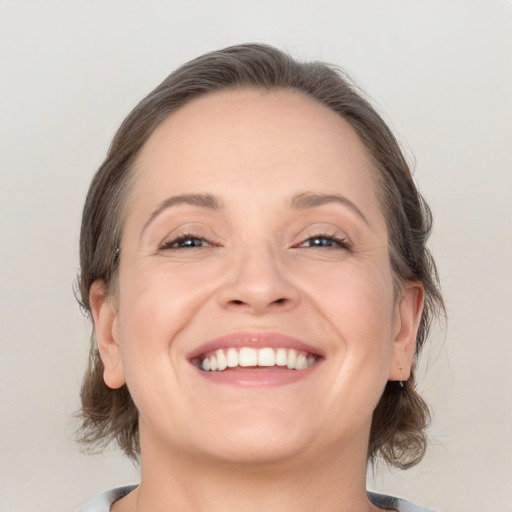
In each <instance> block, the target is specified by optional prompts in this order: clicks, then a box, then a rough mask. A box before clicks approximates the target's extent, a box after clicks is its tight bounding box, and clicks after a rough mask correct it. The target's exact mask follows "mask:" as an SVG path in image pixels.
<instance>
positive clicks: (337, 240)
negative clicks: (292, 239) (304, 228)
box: [294, 233, 352, 251]
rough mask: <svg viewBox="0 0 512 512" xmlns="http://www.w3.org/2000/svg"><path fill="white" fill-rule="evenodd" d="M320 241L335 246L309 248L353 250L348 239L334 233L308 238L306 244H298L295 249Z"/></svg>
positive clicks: (319, 234) (317, 234)
mask: <svg viewBox="0 0 512 512" xmlns="http://www.w3.org/2000/svg"><path fill="white" fill-rule="evenodd" d="M319 239H325V240H328V241H330V242H333V243H334V245H333V246H321V245H317V246H315V245H310V246H309V247H312V248H314V249H344V250H348V251H351V250H352V245H351V244H350V242H349V241H348V240H347V239H346V238H341V237H339V236H336V235H334V234H332V233H316V234H314V235H311V236H308V238H307V239H306V240H304V242H301V243H300V244H298V245H296V246H294V247H296V248H300V247H302V246H303V245H304V244H305V243H306V242H309V241H311V240H319Z"/></svg>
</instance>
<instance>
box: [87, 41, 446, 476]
mask: <svg viewBox="0 0 512 512" xmlns="http://www.w3.org/2000/svg"><path fill="white" fill-rule="evenodd" d="M237 88H255V89H263V90H289V91H295V92H298V93H300V94H303V95H305V96H306V97H309V98H312V99H314V100H315V101H317V102H318V103H320V104H322V105H325V106H326V107H328V108H329V109H331V110H332V111H333V112H335V113H337V114H338V115H339V116H341V117H342V118H343V119H344V120H345V121H346V122H348V123H349V124H350V126H351V127H352V129H353V130H354V131H355V132H356V134H357V135H358V136H359V138H360V139H361V141H362V142H363V144H364V146H365V147H366V150H367V152H368V154H369V156H370V160H371V167H372V171H373V173H372V176H373V178H374V180H375V183H376V189H377V195H378V198H379V202H380V206H381V209H382V212H383V214H384V217H385V219H386V224H387V230H388V238H389V242H388V245H389V248H388V250H389V257H390V264H391V269H392V274H393V283H394V287H395V289H396V290H397V291H399V290H400V287H401V285H402V284H403V283H405V282H406V281H410V280H413V281H417V282H421V283H422V285H423V287H424V291H425V300H424V308H423V312H422V316H421V320H420V324H419V329H418V333H417V340H416V355H415V361H416V359H417V357H418V355H419V353H420V351H421V349H422V348H423V346H424V343H425V340H426V338H427V334H428V332H429V330H430V327H431V323H432V320H433V319H435V318H436V317H437V316H439V315H440V314H443V313H444V311H445V310H444V303H443V299H442V296H441V293H440V289H439V278H438V274H437V270H436V266H435V262H434V260H433V258H432V256H431V254H430V252H429V250H428V248H427V246H426V242H427V239H428V237H429V235H430V231H431V224H432V216H431V212H430V209H429V207H428V205H427V204H426V202H425V201H424V199H423V197H422V196H421V194H420V193H419V192H418V190H417V188H416V186H415V184H414V182H413V178H412V174H411V170H410V168H409V166H408V164H407V161H406V159H405V158H404V156H403V154H402V151H401V149H400V146H399V144H398V142H397V140H396V139H395V137H394V136H393V134H392V132H391V130H390V129H389V128H388V126H387V125H386V123H385V122H384V121H383V119H382V118H381V117H380V116H379V114H378V113H377V112H376V110H375V109H374V108H373V107H372V105H371V104H370V101H369V100H368V99H367V98H366V96H365V94H364V93H363V92H362V91H361V90H360V89H359V88H358V87H357V86H356V85H355V84H354V83H353V82H352V81H351V79H350V78H349V77H348V76H347V75H346V74H345V73H344V72H343V71H342V70H340V69H339V68H337V67H335V66H332V65H329V64H325V63H322V62H299V61H297V60H296V59H294V58H292V57H291V56H289V55H287V54H286V53H283V52H282V51H280V50H278V49H276V48H274V47H271V46H267V45H261V44H242V45H237V46H232V47H229V48H225V49H223V50H220V51H214V52H211V53H207V54H205V55H202V56H200V57H198V58H196V59H194V60H192V61H190V62H188V63H186V64H184V65H183V66H181V67H180V68H178V69H177V70H176V71H174V72H173V73H171V74H170V75H169V76H168V77H167V78H166V79H165V80H164V81H163V82H162V83H161V84H160V85H158V86H157V87H156V88H155V89H154V90H153V91H152V92H150V93H149V94H148V95H147V96H146V97H145V98H144V99H143V100H142V101H141V102H140V103H139V104H138V105H137V106H136V107H135V108H134V109H133V110H132V111H131V112H130V114H129V115H128V116H127V118H126V119H125V120H124V121H123V123H122V124H121V126H120V128H119V130H118V131H117V133H116V135H115V137H114V139H113V141H112V144H111V146H110V148H109V150H108V153H107V156H106V158H105V161H104V162H103V164H102V165H101V167H100V168H99V169H98V171H97V172H96V174H95V176H94V178H93V180H92V183H91V186H90V188H89V192H88V195H87V199H86V202H85V206H84V210H83V217H82V226H81V234H80V275H79V277H78V288H79V290H78V291H79V295H80V298H79V302H80V304H81V306H82V308H83V310H84V311H85V312H86V313H87V314H88V315H89V316H90V313H91V305H90V302H89V292H90V288H91V285H92V283H93V282H94V281H97V280H101V281H103V282H104V284H105V286H106V288H107V290H108V292H109V293H113V292H114V291H115V287H116V282H117V275H118V264H119V261H118V260H119V256H118V252H119V249H118V248H119V246H120V240H121V234H122V229H123V217H124V212H123V208H124V205H125V202H126V197H127V193H128V191H129V190H130V186H131V177H132V174H133V173H132V169H133V167H134V162H135V160H136V157H137V155H138V153H139V151H140V149H141V148H142V146H143V144H144V143H145V142H146V141H147V140H148V138H149V137H150V136H151V134H152V133H153V131H154V130H155V128H156V127H157V126H158V125H159V124H160V123H162V121H163V120H164V119H166V118H167V117H168V116H169V115H171V114H172V113H173V112H175V111H177V110H178V109H179V108H180V107H182V106H183V105H185V104H187V103H188V102H190V101H191V100H193V99H195V98H198V97H200V96H204V95H206V94H209V93H211V92H215V91H222V90H229V89H237ZM103 370H104V368H103V364H102V361H101V358H100V355H99V352H98V348H97V343H96V340H95V334H94V331H93V333H92V335H91V347H90V357H89V365H88V368H87V370H86V373H85V377H84V380H83V384H82V389H81V400H82V409H81V418H82V426H81V429H80V440H81V441H82V442H85V443H86V444H88V445H89V447H90V448H92V447H94V446H96V447H102V446H105V445H106V444H108V443H110V442H111V441H114V440H115V441H117V443H118V445H119V446H120V448H121V449H122V450H123V451H124V452H125V453H126V454H127V455H128V456H129V457H131V458H133V459H135V460H137V459H138V457H139V456H140V445H139V431H138V412H137V409H136V406H135V404H134V402H133V401H132V398H131V396H130V393H129V391H128V388H127V387H126V385H124V386H122V387H121V388H119V389H110V388H109V387H108V386H107V385H106V384H105V383H104V381H103ZM413 370H414V369H413ZM429 420H430V414H429V409H428V406H427V404H426V403H425V402H424V400H423V399H422V398H421V396H420V395H419V394H418V393H417V391H416V390H415V380H414V371H413V372H411V376H410V378H409V380H408V381H407V382H406V383H404V386H403V387H402V386H401V385H400V384H399V383H398V382H393V381H389V382H387V384H386V387H385V389H384V392H383V395H382V397H381V398H380V401H379V403H378V405H377V407H376V409H375V411H374V413H373V420H372V426H371V433H370V442H369V450H368V460H369V461H372V462H373V461H374V460H375V459H376V458H379V457H380V458H383V459H384V460H385V461H386V462H387V463H389V464H390V465H392V466H396V467H400V468H402V469H404V468H407V467H410V466H412V465H414V464H416V463H418V462H419V461H420V460H421V458H422V457H423V455H424V453H425V449H426V446H427V437H426V428H427V426H428V424H429Z"/></svg>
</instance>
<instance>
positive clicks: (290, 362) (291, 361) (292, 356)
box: [286, 350, 297, 370]
mask: <svg viewBox="0 0 512 512" xmlns="http://www.w3.org/2000/svg"><path fill="white" fill-rule="evenodd" d="M296 361H297V352H296V351H295V350H289V351H288V357H287V358H286V366H288V368H289V369H290V370H294V369H295V362H296Z"/></svg>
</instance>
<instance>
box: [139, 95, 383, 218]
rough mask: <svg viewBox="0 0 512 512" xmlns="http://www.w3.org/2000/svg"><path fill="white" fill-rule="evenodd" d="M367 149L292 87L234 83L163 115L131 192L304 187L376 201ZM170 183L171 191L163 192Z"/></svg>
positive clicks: (371, 204)
mask: <svg viewBox="0 0 512 512" xmlns="http://www.w3.org/2000/svg"><path fill="white" fill-rule="evenodd" d="M370 162H371V160H370V157H369V155H368V152H367V150H366V148H365V147H364V145H363V144H362V142H361V140H360V139H359V137H358V136H357V134H356V133H355V132H354V130H353V129H352V127H351V126H350V125H349V124H348V123H347V122H346V121H345V120H344V119H343V118H342V117H341V116H339V115H338V114H337V113H335V112H333V111H332V110H330V109H329V108H327V107H325V106H323V105H321V104H320V103H318V102H317V101H316V100H314V99H312V98H309V97H306V96H304V95H303V94H300V93H298V92H295V91H289V90H278V91H266V90H259V89H235V90H226V91H222V92H215V93H211V94H208V95H205V96H202V97H200V98H197V99H194V100H192V101H190V102H189V103H187V104H186V105H185V106H183V107H182V108H181V109H179V110H178V111H176V112H175V113H173V114H171V115H170V116H169V117H168V118H166V119H165V120H164V121H163V122H162V123H161V124H160V125H159V126H158V127H157V129H156V130H155V131H154V133H153V134H152V135H151V137H150V138H149V139H148V140H147V141H146V143H145V145H144V146H143V148H142V149H141V151H140V153H139V155H138V158H137V161H136V165H135V168H134V173H135V175H134V179H135V180H134V181H135V183H134V185H135V189H136V192H137V194H136V197H142V196H145V197H151V198H152V200H153V199H154V201H155V202H158V201H159V200H163V199H165V197H164V196H165V194H169V193H172V194H177V193H194V192H208V193H211V194H217V192H218V193H219V194H220V195H222V194H223V193H224V192H226V190H227V189H226V187H229V191H230V192H233V194H234V195H240V194H243V193H244V192H247V191H250V192H251V195H254V196H257V194H258V193H261V194H262V195H265V197H269V196H273V195H276V196H278V195H281V196H282V195H283V194H285V193H289V196H290V197H291V196H293V195H294V194H296V193H300V192H301V191H304V190H312V189H314V191H315V192H319V193H332V192H338V193H343V194H345V195H349V196H350V195H352V196H353V197H352V198H351V199H352V200H354V201H355V202H358V203H359V204H360V205H361V207H362V208H366V209H368V208H369V209H375V204H376V202H377V200H376V197H375V191H374V183H373V179H372V174H373V172H372V171H371V163H370ZM166 187H171V188H173V189H174V190H166Z"/></svg>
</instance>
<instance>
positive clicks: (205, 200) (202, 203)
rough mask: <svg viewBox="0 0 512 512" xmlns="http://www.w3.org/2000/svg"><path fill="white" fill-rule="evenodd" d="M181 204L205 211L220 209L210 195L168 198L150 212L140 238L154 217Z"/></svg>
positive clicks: (217, 202)
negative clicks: (197, 207)
mask: <svg viewBox="0 0 512 512" xmlns="http://www.w3.org/2000/svg"><path fill="white" fill-rule="evenodd" d="M182 204H189V205H192V206H199V207H200V208H205V209H207V210H219V209H220V203H219V200H218V199H217V198H215V197H214V196H212V195H211V194H182V195H179V196H171V197H168V198H167V199H164V200H163V201H162V202H161V203H160V204H159V205H158V208H157V209H156V210H154V211H152V212H151V214H150V216H149V218H148V220H147V221H146V222H145V224H144V226H143V227H142V230H141V236H142V235H143V233H144V231H146V229H147V228H148V226H149V225H150V224H151V223H152V222H153V220H154V219H155V218H156V217H158V215H159V214H160V213H162V212H163V211H164V210H167V208H171V207H173V206H178V205H182Z"/></svg>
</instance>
